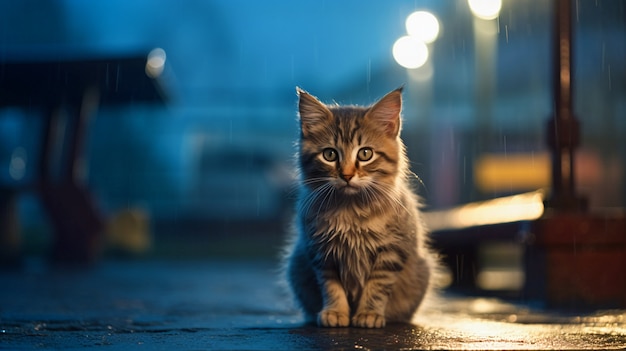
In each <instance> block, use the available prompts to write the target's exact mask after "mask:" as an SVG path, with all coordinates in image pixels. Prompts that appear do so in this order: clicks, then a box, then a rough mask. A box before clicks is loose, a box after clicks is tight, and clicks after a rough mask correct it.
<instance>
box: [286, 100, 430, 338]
mask: <svg viewBox="0 0 626 351" xmlns="http://www.w3.org/2000/svg"><path fill="white" fill-rule="evenodd" d="M297 92H298V96H299V112H300V127H301V134H300V143H299V154H298V161H299V170H300V184H299V197H298V205H297V216H296V222H295V229H296V230H295V231H296V236H295V237H294V238H293V242H292V243H291V246H290V247H289V248H288V252H287V256H286V273H287V280H288V282H289V285H290V287H291V289H292V291H293V293H294V295H295V298H296V300H297V302H298V303H299V305H300V307H301V308H302V309H303V310H304V313H305V316H306V318H307V321H309V322H313V321H317V324H318V325H320V326H324V327H346V326H349V325H352V326H355V327H366V328H381V327H384V326H385V324H386V323H387V322H408V321H410V320H411V317H412V315H413V314H414V313H415V311H416V310H417V308H418V306H419V305H420V303H421V302H422V299H423V298H424V295H425V294H426V291H427V289H428V287H429V280H430V277H431V269H432V267H433V262H434V261H433V259H432V255H431V253H430V252H429V251H428V248H427V246H426V244H425V242H424V241H425V236H426V233H425V230H424V228H423V226H422V222H421V220H420V214H419V211H418V201H417V198H416V196H415V195H414V194H413V192H412V191H411V188H410V186H409V180H408V179H409V175H410V174H411V173H410V171H409V170H408V165H407V163H408V160H407V158H406V155H405V151H404V145H403V143H402V140H401V139H400V127H401V121H400V111H401V108H402V89H401V88H400V89H397V90H394V91H392V92H390V93H389V94H387V95H386V96H384V97H383V98H382V99H380V100H379V101H378V102H377V103H375V104H374V105H372V106H370V107H357V106H338V105H325V104H323V103H321V102H320V101H319V100H318V99H317V98H315V97H313V96H312V95H310V94H309V93H307V92H305V91H303V90H301V89H299V88H298V89H297Z"/></svg>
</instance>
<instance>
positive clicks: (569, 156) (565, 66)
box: [547, 0, 586, 211]
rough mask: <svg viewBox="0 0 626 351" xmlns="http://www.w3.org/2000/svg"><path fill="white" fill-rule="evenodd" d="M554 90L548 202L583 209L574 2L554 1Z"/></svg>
mask: <svg viewBox="0 0 626 351" xmlns="http://www.w3.org/2000/svg"><path fill="white" fill-rule="evenodd" d="M554 5H555V6H554V39H553V40H554V41H553V68H552V69H553V73H552V74H553V82H552V83H553V94H554V114H553V116H552V118H551V119H550V120H549V121H548V128H547V129H548V133H547V139H548V140H547V141H548V146H549V147H550V148H551V151H552V195H551V197H550V199H548V201H547V205H548V206H549V207H551V208H554V209H557V210H566V211H572V210H574V211H575V210H583V209H585V207H586V201H585V200H584V199H582V198H579V197H578V196H576V187H575V177H574V175H575V173H574V170H575V167H574V166H575V164H574V161H575V159H574V151H575V149H576V147H577V146H578V145H579V143H580V125H579V123H578V120H577V119H576V117H575V116H574V113H573V103H572V91H573V86H574V80H573V78H574V77H573V74H572V67H573V64H572V61H573V55H572V51H573V50H572V43H573V40H572V37H573V36H572V23H571V18H572V4H571V0H555V2H554Z"/></svg>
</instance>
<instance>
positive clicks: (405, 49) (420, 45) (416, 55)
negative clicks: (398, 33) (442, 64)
mask: <svg viewBox="0 0 626 351" xmlns="http://www.w3.org/2000/svg"><path fill="white" fill-rule="evenodd" d="M393 58H394V59H395V60H396V62H398V64H399V65H400V66H402V67H404V68H409V69H413V68H419V67H421V66H423V65H424V63H426V60H428V47H426V44H424V42H423V41H421V40H420V39H418V38H416V37H413V36H408V35H407V36H403V37H400V38H399V39H398V40H396V42H395V43H394V44H393Z"/></svg>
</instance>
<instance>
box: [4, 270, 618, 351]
mask: <svg viewBox="0 0 626 351" xmlns="http://www.w3.org/2000/svg"><path fill="white" fill-rule="evenodd" d="M277 277H278V274H277V266H276V264H275V263H272V262H271V261H266V260H258V261H228V260H215V261H206V260H205V261H201V260H200V261H105V262H101V263H100V264H98V265H97V266H95V267H91V268H83V269H79V268H67V267H65V268H60V267H54V268H52V267H49V266H48V265H46V264H44V263H43V262H42V261H38V260H27V261H25V264H24V265H23V267H21V268H18V269H10V270H9V269H5V270H1V271H0V349H8V350H31V349H41V350H53V349H70V350H71V349H96V348H97V349H106V350H122V349H123V350H126V349H149V350H154V349H163V350H174V349H175V350H300V349H308V350H316V349H325V350H330V349H337V350H339V349H357V350H367V349H387V350H410V349H594V350H595V349H626V311H624V310H610V311H595V312H590V313H584V314H583V313H567V314H564V313H557V312H547V311H539V310H534V309H532V308H529V307H528V306H525V305H516V304H511V303H507V302H504V301H501V300H497V299H491V298H476V297H463V296H448V295H444V296H441V297H438V298H436V299H434V300H433V301H431V302H429V304H428V305H426V306H424V308H423V309H422V310H421V311H420V313H419V314H418V315H417V317H416V318H415V320H414V323H413V324H410V325H390V326H388V327H387V328H385V329H380V330H367V329H356V328H340V329H323V328H317V327H313V326H305V325H303V321H302V317H301V315H300V314H299V313H298V311H297V310H295V309H294V308H293V305H292V304H291V302H290V301H289V298H288V296H287V294H286V293H285V292H284V290H283V287H282V286H281V284H279V283H278V281H277Z"/></svg>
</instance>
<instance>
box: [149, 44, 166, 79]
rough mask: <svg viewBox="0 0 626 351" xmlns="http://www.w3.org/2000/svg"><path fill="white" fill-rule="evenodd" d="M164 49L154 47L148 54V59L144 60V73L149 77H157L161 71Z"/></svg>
mask: <svg viewBox="0 0 626 351" xmlns="http://www.w3.org/2000/svg"><path fill="white" fill-rule="evenodd" d="M166 57H167V56H166V55H165V50H163V49H161V48H156V49H154V50H152V51H150V53H149V54H148V61H147V62H146V74H147V75H148V76H149V77H151V78H157V77H158V76H160V75H161V73H163V69H164V68H165V59H166Z"/></svg>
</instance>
